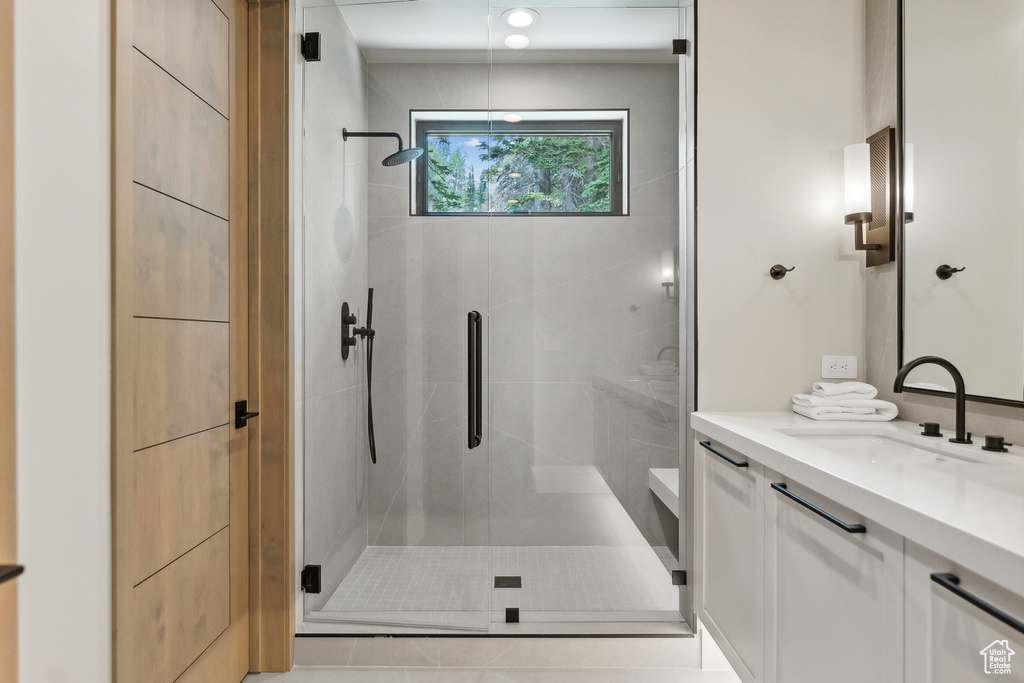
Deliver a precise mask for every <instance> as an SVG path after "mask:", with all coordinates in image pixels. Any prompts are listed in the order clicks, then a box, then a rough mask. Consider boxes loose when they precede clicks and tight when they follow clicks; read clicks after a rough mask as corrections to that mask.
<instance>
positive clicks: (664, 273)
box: [661, 251, 676, 299]
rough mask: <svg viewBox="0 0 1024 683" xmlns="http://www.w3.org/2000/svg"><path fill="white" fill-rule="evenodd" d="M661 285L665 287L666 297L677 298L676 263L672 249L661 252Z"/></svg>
mask: <svg viewBox="0 0 1024 683" xmlns="http://www.w3.org/2000/svg"><path fill="white" fill-rule="evenodd" d="M661 286H662V287H664V288H665V298H666V299H675V298H676V295H675V292H674V291H672V290H674V289H675V286H676V263H675V258H674V257H673V255H672V252H671V251H663V252H661Z"/></svg>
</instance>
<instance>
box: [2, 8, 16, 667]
mask: <svg viewBox="0 0 1024 683" xmlns="http://www.w3.org/2000/svg"><path fill="white" fill-rule="evenodd" d="M13 9H14V8H13V5H12V3H11V0H0V103H3V104H0V566H11V565H14V564H15V561H16V555H15V551H16V543H15V504H14V460H15V457H14V446H15V441H14V107H13V106H11V102H13V101H14V49H13V48H14V30H13V27H12V25H13V23H14V12H13ZM17 597H18V596H17V581H16V580H11V581H7V582H6V583H3V584H0V681H11V683H17V680H18V662H17V646H18V640H17V631H18V629H17V626H18V615H17V603H18V600H17Z"/></svg>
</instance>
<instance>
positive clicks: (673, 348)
mask: <svg viewBox="0 0 1024 683" xmlns="http://www.w3.org/2000/svg"><path fill="white" fill-rule="evenodd" d="M666 351H675V352H676V355H677V356H678V355H679V347H678V346H666V347H663V348H662V349H661V350H660V351H658V360H661V354H663V353H665V352H666Z"/></svg>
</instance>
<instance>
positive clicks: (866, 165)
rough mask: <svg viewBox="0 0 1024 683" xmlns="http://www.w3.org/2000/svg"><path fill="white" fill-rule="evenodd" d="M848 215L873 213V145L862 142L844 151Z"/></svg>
mask: <svg viewBox="0 0 1024 683" xmlns="http://www.w3.org/2000/svg"><path fill="white" fill-rule="evenodd" d="M843 170H844V176H845V178H844V179H845V186H846V192H845V199H846V201H845V207H846V215H847V216H852V215H855V214H863V213H871V145H869V144H868V143H866V142H861V143H858V144H856V145H850V146H849V147H847V148H846V149H844V150H843Z"/></svg>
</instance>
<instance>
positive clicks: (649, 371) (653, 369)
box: [640, 360, 679, 377]
mask: <svg viewBox="0 0 1024 683" xmlns="http://www.w3.org/2000/svg"><path fill="white" fill-rule="evenodd" d="M640 374H641V375H648V376H651V377H658V376H671V375H678V374H679V366H678V365H676V362H675V361H674V360H652V361H651V362H650V363H645V364H644V365H641V366H640Z"/></svg>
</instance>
